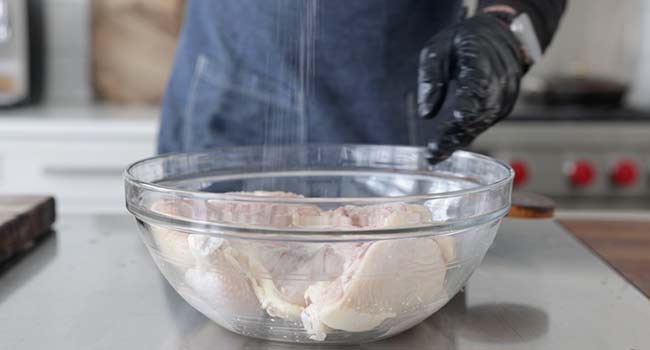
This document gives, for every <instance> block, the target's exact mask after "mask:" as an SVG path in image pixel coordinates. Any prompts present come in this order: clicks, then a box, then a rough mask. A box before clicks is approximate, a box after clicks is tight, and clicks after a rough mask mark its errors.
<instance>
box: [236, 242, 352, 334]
mask: <svg viewBox="0 0 650 350" xmlns="http://www.w3.org/2000/svg"><path fill="white" fill-rule="evenodd" d="M230 243H231V244H232V246H233V247H234V248H235V249H236V250H237V251H238V257H237V259H238V260H239V261H240V263H241V264H243V265H246V266H247V267H248V271H249V278H250V279H251V283H252V284H253V286H254V290H255V294H256V295H257V297H258V299H259V301H260V303H261V304H262V307H263V308H264V309H265V310H266V311H267V313H268V314H269V315H271V316H274V317H281V318H284V319H288V320H292V321H295V320H299V319H300V317H301V314H302V312H303V310H304V307H305V306H306V301H305V292H306V291H307V288H308V287H309V285H310V284H312V283H314V281H332V280H334V279H336V278H337V277H338V276H340V275H341V274H342V273H343V265H344V262H345V257H344V256H342V255H340V254H338V252H337V251H335V250H334V249H332V247H331V246H330V245H327V244H317V243H311V244H300V243H276V242H247V241H239V242H236V241H231V242H230Z"/></svg>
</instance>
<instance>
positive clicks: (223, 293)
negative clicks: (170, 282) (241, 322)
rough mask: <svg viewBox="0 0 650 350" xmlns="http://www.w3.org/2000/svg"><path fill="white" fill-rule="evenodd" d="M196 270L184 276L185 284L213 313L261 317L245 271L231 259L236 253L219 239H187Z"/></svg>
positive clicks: (194, 237)
mask: <svg viewBox="0 0 650 350" xmlns="http://www.w3.org/2000/svg"><path fill="white" fill-rule="evenodd" d="M187 241H188V246H189V250H190V252H191V253H192V255H193V257H194V259H195V260H196V266H195V267H193V268H190V269H188V270H187V272H186V273H185V281H186V282H187V284H188V286H189V287H190V288H192V289H193V290H194V291H195V292H196V294H197V295H198V296H199V297H200V298H201V299H202V301H203V302H204V303H206V304H207V306H209V307H210V308H212V309H213V310H220V311H221V312H222V313H225V314H230V315H238V316H239V317H253V316H259V315H260V314H261V308H260V305H259V303H258V302H257V298H256V296H255V294H254V293H253V292H252V289H251V285H250V283H249V281H248V279H247V278H246V273H247V270H245V269H244V268H243V267H242V266H240V265H239V262H238V261H237V260H236V259H235V258H234V256H233V255H236V254H237V252H236V251H235V250H233V249H232V248H230V247H228V245H227V244H226V242H225V241H224V240H223V239H221V238H215V237H210V236H206V235H199V234H192V235H189V236H187Z"/></svg>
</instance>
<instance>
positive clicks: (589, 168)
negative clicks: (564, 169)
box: [568, 160, 596, 187]
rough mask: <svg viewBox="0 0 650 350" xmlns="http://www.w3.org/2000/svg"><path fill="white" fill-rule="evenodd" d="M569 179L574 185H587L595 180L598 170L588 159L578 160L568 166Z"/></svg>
mask: <svg viewBox="0 0 650 350" xmlns="http://www.w3.org/2000/svg"><path fill="white" fill-rule="evenodd" d="M568 176H569V181H571V183H572V184H573V185H574V186H577V187H585V186H589V185H590V184H591V183H592V182H594V178H595V177H596V171H595V170H594V167H593V165H591V163H590V162H588V161H586V160H576V161H574V162H572V163H571V164H569V168H568Z"/></svg>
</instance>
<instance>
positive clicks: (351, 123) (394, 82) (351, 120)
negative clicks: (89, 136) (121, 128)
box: [159, 0, 461, 153]
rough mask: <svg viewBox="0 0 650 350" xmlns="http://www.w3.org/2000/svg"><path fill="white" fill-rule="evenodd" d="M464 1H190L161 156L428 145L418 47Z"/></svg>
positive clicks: (164, 121)
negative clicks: (242, 149)
mask: <svg viewBox="0 0 650 350" xmlns="http://www.w3.org/2000/svg"><path fill="white" fill-rule="evenodd" d="M460 7H461V1H460V0H218V1H209V0H189V1H188V2H187V8H186V16H185V24H184V27H183V30H182V33H181V36H180V40H179V43H178V48H177V52H176V57H175V62H174V67H173V71H172V74H171V78H170V81H169V85H168V87H167V91H166V94H165V98H164V101H163V106H162V118H161V127H160V135H159V152H161V153H165V152H173V151H191V150H200V149H206V148H211V147H216V146H224V145H246V144H264V143H267V144H286V143H296V142H308V143H382V144H418V143H423V142H426V141H427V138H429V137H430V133H431V131H430V125H427V122H424V121H418V120H417V118H416V116H415V110H416V109H415V106H414V104H415V91H416V88H417V63H418V59H419V51H420V49H421V48H422V47H423V46H424V44H425V42H426V41H427V40H428V39H429V38H430V37H432V36H433V35H434V34H435V33H436V32H438V31H439V30H440V29H441V28H443V27H445V26H448V25H450V24H452V23H454V22H455V21H456V20H457V19H458V18H459V13H460ZM314 10H315V11H314ZM429 123H431V122H429Z"/></svg>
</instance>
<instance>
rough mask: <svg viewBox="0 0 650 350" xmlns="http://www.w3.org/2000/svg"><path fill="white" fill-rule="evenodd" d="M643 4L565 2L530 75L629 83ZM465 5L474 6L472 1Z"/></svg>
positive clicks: (631, 0)
mask: <svg viewBox="0 0 650 350" xmlns="http://www.w3.org/2000/svg"><path fill="white" fill-rule="evenodd" d="M643 1H644V0H624V1H612V0H568V2H569V6H568V8H567V11H566V13H565V16H564V18H563V21H562V23H561V25H560V28H559V30H558V32H557V33H556V37H555V39H554V41H553V43H552V45H551V46H550V47H549V48H548V51H547V52H546V54H545V55H544V58H543V59H542V61H540V62H539V63H538V64H537V65H536V66H535V67H534V68H533V70H532V71H531V72H530V75H534V76H538V77H542V78H546V77H550V76H555V75H576V74H577V75H587V74H588V75H595V76H599V77H604V78H609V79H614V80H617V81H622V82H626V81H629V80H630V79H631V78H632V77H633V75H634V72H635V69H636V66H635V65H636V56H637V52H638V48H639V41H640V40H641V35H640V34H639V31H640V30H641V16H640V14H641V13H642V9H643V6H642V5H643ZM465 2H466V3H467V5H468V6H469V7H470V8H472V9H473V8H475V6H476V0H466V1H465ZM649 18H650V16H649Z"/></svg>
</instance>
